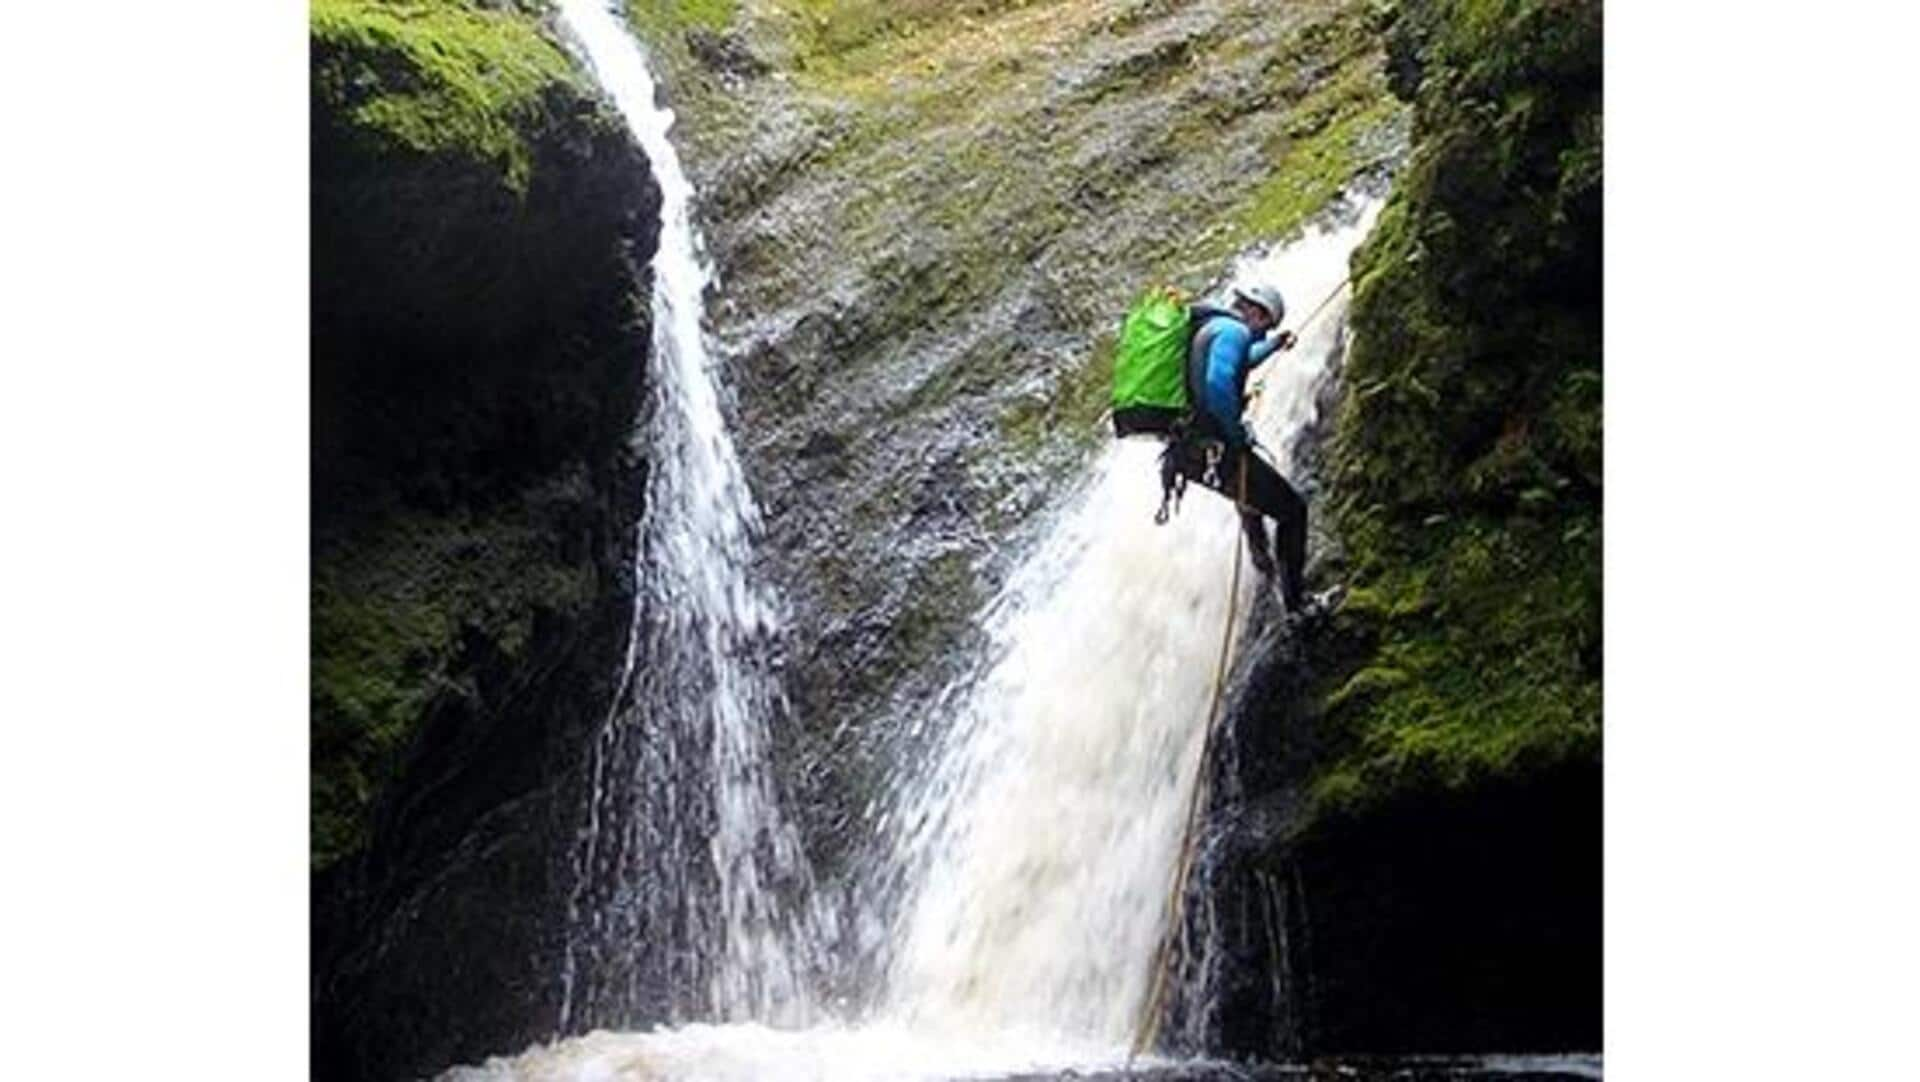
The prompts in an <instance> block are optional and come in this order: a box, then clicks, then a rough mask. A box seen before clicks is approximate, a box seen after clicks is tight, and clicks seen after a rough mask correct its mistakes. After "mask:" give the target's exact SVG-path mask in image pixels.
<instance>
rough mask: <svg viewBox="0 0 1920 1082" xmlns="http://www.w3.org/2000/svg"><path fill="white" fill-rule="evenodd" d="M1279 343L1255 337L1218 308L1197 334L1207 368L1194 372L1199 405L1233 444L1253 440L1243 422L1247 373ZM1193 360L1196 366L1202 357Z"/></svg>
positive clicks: (1232, 445)
mask: <svg viewBox="0 0 1920 1082" xmlns="http://www.w3.org/2000/svg"><path fill="white" fill-rule="evenodd" d="M1278 344H1279V343H1278V342H1277V341H1276V340H1275V339H1272V338H1260V339H1255V338H1254V337H1253V330H1252V328H1250V327H1248V326H1247V325H1246V324H1245V323H1242V322H1240V320H1239V319H1238V318H1237V317H1235V316H1232V315H1229V314H1227V313H1224V312H1221V311H1219V310H1218V309H1215V310H1212V311H1210V312H1209V313H1208V317H1207V320H1206V322H1204V323H1202V324H1201V325H1200V329H1199V330H1198V331H1196V332H1195V333H1194V348H1195V350H1196V351H1197V350H1201V349H1204V350H1205V356H1204V365H1205V368H1204V370H1203V371H1197V372H1196V373H1195V374H1196V375H1198V376H1199V377H1200V378H1199V379H1197V380H1196V381H1195V382H1196V383H1197V384H1198V386H1197V387H1196V388H1195V389H1196V391H1197V394H1196V397H1197V399H1198V404H1199V406H1200V409H1201V410H1203V411H1205V413H1206V415H1207V420H1210V421H1212V422H1213V427H1214V428H1215V429H1216V430H1217V431H1218V432H1219V435H1220V438H1222V439H1224V440H1225V441H1226V442H1227V444H1228V445H1229V446H1231V447H1245V446H1247V444H1248V443H1249V442H1251V441H1250V438H1249V436H1248V434H1247V429H1246V426H1245V425H1243V424H1241V423H1240V410H1241V408H1242V400H1243V399H1244V398H1245V397H1246V394H1247V373H1249V372H1251V371H1253V370H1254V369H1255V368H1258V367H1259V366H1260V363H1261V362H1262V361H1265V360H1266V359H1267V356H1268V355H1269V354H1271V353H1272V352H1273V351H1274V349H1275V347H1276V346H1277V345H1278ZM1192 360H1193V363H1194V365H1195V367H1196V369H1197V368H1199V366H1200V364H1201V363H1202V361H1203V358H1202V357H1200V356H1195V357H1194V358H1192Z"/></svg>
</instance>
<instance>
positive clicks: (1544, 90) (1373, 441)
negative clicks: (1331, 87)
mask: <svg viewBox="0 0 1920 1082" xmlns="http://www.w3.org/2000/svg"><path fill="white" fill-rule="evenodd" d="M1392 35H1393V39H1392V40H1393V45H1392V47H1391V48H1390V53H1391V54H1392V55H1393V56H1394V58H1395V59H1394V62H1393V64H1392V65H1391V69H1392V71H1393V79H1394V83H1395V85H1396V87H1397V88H1398V89H1399V90H1401V91H1402V92H1406V93H1411V94H1412V95H1413V100H1414V131H1413V138H1414V150H1413V153H1412V156H1411V159H1410V161H1409V163H1408V165H1407V168H1406V170H1405V172H1404V173H1403V174H1402V176H1401V177H1400V178H1399V179H1398V181H1397V183H1396V186H1395V189H1394V192H1393V195H1392V197H1391V200H1390V202H1389V205H1388V206H1387V207H1386V209H1385V210H1384V211H1383V213H1382V214H1381V217H1380V220H1379V223H1378V224H1377V225H1376V227H1375V229H1374V231H1373V234H1372V235H1371V237H1370V238H1369V240H1368V241H1367V243H1366V244H1365V245H1364V246H1363V248H1362V249H1361V250H1360V251H1359V252H1358V253H1356V255H1355V258H1354V262H1353V272H1354V277H1355V280H1356V282H1357V288H1356V293H1355V299H1354V302H1353V309H1352V324H1353V327H1354V329H1355V331H1356V332H1357V333H1356V336H1355V340H1354V344H1353V348H1352V350H1351V353H1350V356H1349V359H1348V367H1347V371H1346V388H1345V391H1344V393H1343V396H1342V399H1341V402H1340V406H1339V411H1338V425H1337V434H1336V438H1335V440H1334V444H1333V447H1332V450H1331V454H1330V456H1329V457H1330V473H1331V478H1330V487H1331V490H1332V492H1333V494H1334V499H1333V500H1332V501H1331V505H1330V508H1329V510H1330V512H1331V515H1332V519H1333V522H1334V525H1335V528H1336V532H1337V534H1338V537H1339V539H1340V541H1341V547H1342V549H1343V551H1344V554H1345V556H1344V559H1345V566H1344V568H1343V569H1342V570H1343V573H1344V575H1345V577H1346V579H1347V581H1348V583H1349V585H1350V586H1351V587H1352V588H1353V589H1352V593H1351V594H1350V596H1349V598H1348V601H1347V602H1346V605H1345V607H1344V610H1343V612H1342V614H1341V620H1342V621H1344V628H1345V630H1344V632H1343V634H1344V635H1345V636H1346V641H1348V642H1350V643H1351V642H1364V643H1366V644H1367V646H1366V647H1365V648H1364V649H1360V650H1358V651H1355V652H1352V653H1350V654H1348V655H1346V656H1342V657H1338V658H1327V659H1323V661H1325V662H1326V663H1325V664H1324V665H1323V680H1322V687H1321V689H1320V705H1321V708H1322V709H1323V710H1324V712H1325V717H1324V719H1323V722H1322V735H1323V739H1324V740H1325V742H1326V750H1325V759H1324V761H1323V762H1322V763H1321V765H1320V767H1319V769H1318V773H1317V777H1316V779H1315V781H1314V792H1315V793H1316V795H1317V797H1318V799H1319V801H1320V804H1321V806H1322V807H1323V809H1329V810H1330V809H1333V808H1341V809H1347V810H1351V809H1353V808H1355V807H1359V806H1364V805H1367V804H1369V803H1372V802H1377V801H1379V800H1381V799H1383V798H1384V797H1387V796H1390V795H1391V794H1392V793H1394V792H1396V791H1398V790H1400V789H1402V788H1404V787H1406V786H1409V785H1440V786H1442V787H1447V788H1464V787H1471V786H1474V785H1478V784H1482V783H1484V782H1486V781H1487V780H1488V779H1492V778H1498V777H1503V776H1511V775H1513V774H1516V773H1524V772H1527V771H1532V770H1538V769H1543V768H1545V767H1547V766H1550V765H1551V764H1553V763H1556V762H1561V761H1568V760H1572V761H1591V760H1595V759H1597V757H1598V755H1599V748H1600V698H1601V696H1600V674H1601V658H1600V619H1601V605H1600V553H1601V526H1600V512H1601V468H1600V461H1601V460H1600V452H1601V431H1602V425H1601V418H1600V404H1601V351H1600V343H1601V298H1600V243H1601V231H1600V226H1601V219H1600V202H1599V197H1600V179H1601V168H1600V163H1601V143H1600V132H1601V124H1600V107H1601V78H1600V5H1599V4H1598V3H1591V2H1576V3H1545V2H1539V3H1536V2H1531V0H1471V2H1469V0H1430V2H1420V3H1407V4H1404V5H1402V6H1401V8H1400V10H1399V13H1398V19H1397V21H1396V23H1395V25H1394V27H1393V31H1392Z"/></svg>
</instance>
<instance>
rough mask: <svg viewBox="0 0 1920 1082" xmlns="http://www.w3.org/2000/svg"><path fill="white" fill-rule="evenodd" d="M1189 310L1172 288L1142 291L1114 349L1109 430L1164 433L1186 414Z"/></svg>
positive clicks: (1122, 433) (1121, 433)
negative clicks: (1111, 411)
mask: <svg viewBox="0 0 1920 1082" xmlns="http://www.w3.org/2000/svg"><path fill="white" fill-rule="evenodd" d="M1192 338H1193V314H1192V310H1191V309H1190V308H1188V307H1187V303H1186V300H1185V299H1184V298H1183V297H1181V296H1180V294H1179V293H1178V292H1177V291H1175V290H1173V289H1170V288H1166V287H1158V288H1154V289H1149V290H1147V291H1146V292H1145V293H1143V294H1141V296H1140V299H1139V300H1137V301H1135V302H1134V304H1133V307H1132V308H1131V309H1129V310H1128V311H1127V318H1126V320H1125V322H1123V323H1122V324H1121V325H1120V344H1119V345H1118V346H1116V347H1115V348H1114V351H1113V434H1114V435H1115V436H1116V437H1118V436H1131V435H1135V434H1137V433H1153V434H1155V435H1162V436H1164V435H1167V434H1169V433H1170V432H1171V431H1172V430H1173V427H1174V425H1175V424H1176V423H1177V422H1178V421H1180V420H1181V418H1183V417H1185V416H1186V415H1187V410H1188V409H1189V407H1191V405H1192V402H1191V401H1189V399H1188V396H1187V346H1188V344H1189V343H1190V342H1191V341H1192Z"/></svg>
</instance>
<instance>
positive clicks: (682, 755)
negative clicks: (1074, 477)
mask: <svg viewBox="0 0 1920 1082" xmlns="http://www.w3.org/2000/svg"><path fill="white" fill-rule="evenodd" d="M561 14H562V18H563V19H564V21H565V24H566V26H567V28H568V29H569V30H570V31H571V32H572V33H573V35H574V37H575V39H576V40H577V42H578V44H579V47H580V49H581V50H582V51H583V52H584V53H585V57H586V60H587V61H588V63H589V64H590V66H591V67H592V69H593V71H594V74H595V75H596V76H597V77H598V78H599V80H600V82H601V84H602V85H603V86H604V87H605V88H606V89H607V91H608V93H609V94H611V95H612V97H613V100H614V103H615V104H616V105H617V106H618V107H619V109H620V112H621V113H622V115H623V116H624V117H625V118H626V121H627V124H628V126H629V127H630V128H631V129H632V131H633V134H634V137H635V138H636V139H637V140H638V141H639V143H640V145H641V147H642V148H643V149H644V150H645V151H646V153H647V157H648V159H649V160H650V161H651V162H652V163H653V171H654V176H655V179H656V180H657V181H658V182H659V185H660V195H661V203H660V208H661V209H660V216H661V229H660V247H659V251H658V253H657V254H656V255H655V257H654V261H653V278H654V282H653V343H652V345H653V358H654V367H653V369H652V371H651V372H650V380H649V382H650V384H651V387H652V402H651V405H650V416H649V417H648V418H647V424H646V431H647V433H648V438H647V445H646V453H647V456H648V460H649V469H648V472H647V476H648V484H647V500H646V512H645V515H644V517H643V519H642V522H641V524H640V532H641V536H640V544H639V547H638V552H639V555H638V562H637V567H636V569H635V571H636V575H637V577H638V580H639V586H640V589H639V590H638V591H637V595H638V602H637V604H636V610H635V612H634V617H633V623H632V628H631V630H630V632H629V640H628V645H627V651H626V664H625V671H624V672H623V673H622V674H621V681H620V684H621V688H622V691H621V693H620V695H619V696H618V699H617V701H616V702H615V704H614V709H613V711H612V713H611V714H610V716H609V717H608V718H607V720H606V723H605V725H604V726H603V727H602V730H601V733H600V736H599V739H598V741H597V743H596V746H595V748H594V750H593V766H592V792H591V793H589V794H587V800H586V808H585V811H584V815H583V823H582V826H581V831H580V840H579V852H578V855H577V858H576V866H575V869H574V878H575V884H574V888H573V899H572V903H571V905H570V907H569V909H570V912H569V914H568V925H569V930H568V943H567V955H566V957H567V961H566V972H565V973H564V974H563V975H562V979H563V982H564V1001H563V1007H562V1011H561V1017H560V1019H559V1026H558V1028H559V1030H560V1031H561V1032H567V1031H569V1030H577V1029H582V1028H587V1027H591V1026H617V1025H622V1024H625V1023H628V1022H630V1020H632V1019H635V1018H669V1019H674V1020H689V1019H696V1018H698V1019H727V1020H744V1019H748V1018H752V1019H760V1020H768V1021H778V1022H782V1023H787V1024H799V1023H802V1022H805V1021H806V1020H808V1018H809V1017H810V1012H811V1005H810V1002H809V998H808V995H807V988H808V982H807V981H806V979H805V975H804V970H805V966H804V963H803V961H802V959H804V957H805V956H806V953H807V952H806V949H805V947H806V944H807V943H808V942H809V941H810V940H811V939H812V935H811V933H810V931H809V928H808V925H809V924H810V921H809V919H808V918H807V917H806V916H805V914H806V913H807V911H808V907H809V906H810V905H812V904H814V899H815V898H816V892H815V891H814V890H813V883H812V876H811V874H810V872H809V870H808V867H807V864H806V859H805V856H804V854H803V853H802V851H801V848H800V843H799V837H798V835H797V834H796V832H795V831H794V829H793V827H792V825H791V824H789V823H788V822H787V821H786V820H785V819H784V818H783V817H782V816H781V814H780V810H779V804H778V801H777V799H776V796H775V786H774V779H773V775H772V772H771V765H770V763H769V761H768V750H767V726H768V724H769V722H770V720H771V719H772V718H773V717H774V715H775V713H776V711H778V710H779V709H781V708H782V705H783V704H782V703H781V700H780V693H779V689H778V686H777V685H776V684H775V682H774V681H773V680H772V679H771V677H770V675H769V673H768V672H767V671H766V669H765V665H764V662H763V661H762V660H761V659H762V658H764V657H765V656H766V654H767V650H766V646H767V643H768V640H769V639H770V638H771V637H772V636H773V635H775V634H776V633H777V630H778V628H777V614H776V610H775V608H774V606H773V604H772V601H771V599H770V598H769V597H768V596H767V595H766V594H765V593H764V590H763V587H762V586H761V585H760V584H758V583H755V582H754V581H752V579H751V578H750V576H749V574H748V568H749V564H750V559H751V549H750V545H751V542H752V537H753V535H754V533H755V532H756V531H757V529H758V527H759V521H760V519H759V510H758V509H757V508H756V507H755V506H754V502H753V496H752V493H751V492H749V491H748V488H747V484H746V479H745V478H744V477H743V476H742V474H741V470H740V460H739V456H738V455H737V453H736V452H735V450H734V446H733V440H732V438H731V437H730V436H729V435H728V433H727V427H726V422H725V419H724V416H723V413H722V399H721V391H720V388H719V386H718V384H717V383H716V382H715V376H714V372H713V367H714V364H713V360H712V357H711V356H710V351H709V349H708V344H707V340H706V337H705V334H704V333H703V331H702V329H701V326H700V317H701V309H702V303H703V302H702V294H703V293H704V292H705V290H706V288H707V285H708V282H709V281H710V280H711V275H710V273H709V271H708V269H707V266H706V262H705V256H704V253H703V251H702V247H701V243H700V238H699V235H698V234H697V233H696V232H695V229H694V225H693V215H692V196H693V191H692V187H691V185H690V184H689V183H688V181H687V177H686V174H685V172H684V171H683V170H682V169H681V166H680V160H679V157H678V156H677V155H676V154H675V152H674V148H673V144H672V142H671V141H670V140H669V138H668V132H669V130H670V129H671V127H672V125H673V114H672V112H671V111H669V110H667V109H665V108H663V107H661V106H660V105H659V104H658V102H657V101H656V100H655V94H654V85H653V79H652V76H651V74H650V73H649V72H648V70H647V65H646V60H645V58H644V56H643V55H642V54H641V52H640V50H639V48H638V46H637V44H636V43H635V41H634V40H633V38H632V37H631V36H630V35H629V34H628V32H627V30H626V28H625V27H624V26H623V25H622V24H621V23H620V21H619V20H618V19H617V18H615V17H614V16H613V15H612V14H610V13H609V12H608V10H607V8H606V6H605V4H604V3H603V2H602V0H565V2H563V3H562V4H561Z"/></svg>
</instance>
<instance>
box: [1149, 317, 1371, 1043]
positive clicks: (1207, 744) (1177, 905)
mask: <svg viewBox="0 0 1920 1082" xmlns="http://www.w3.org/2000/svg"><path fill="white" fill-rule="evenodd" d="M1347 285H1348V282H1347V281H1346V280H1345V279H1342V280H1341V282H1340V284H1339V285H1336V286H1334V287H1333V290H1332V291H1331V292H1329V293H1328V294H1327V295H1326V297H1325V298H1323V299H1322V300H1321V301H1320V303H1319V304H1317V305H1315V306H1314V308H1313V311H1311V312H1309V313H1307V318H1306V319H1305V320H1303V321H1301V323H1300V331H1305V330H1306V329H1307V328H1308V327H1310V326H1312V325H1313V321H1314V320H1315V319H1316V318H1318V317H1319V315H1320V313H1321V312H1322V311H1324V310H1325V309H1326V307H1327V305H1329V304H1331V303H1333V298H1335V297H1337V296H1339V295H1340V291H1341V290H1343V289H1345V288H1346V287H1347ZM1295 333H1296V335H1297V334H1298V333H1299V332H1295ZM1265 384H1266V381H1265V380H1264V379H1263V380H1261V381H1260V382H1259V383H1257V384H1255V385H1254V388H1253V392H1252V395H1251V396H1250V399H1251V400H1253V401H1257V400H1258V399H1259V397H1260V391H1261V388H1262V387H1264V386H1265ZM1184 435H1185V434H1184V433H1180V434H1178V435H1177V436H1176V437H1175V438H1176V439H1178V438H1180V437H1181V436H1184ZM1173 446H1174V445H1173V443H1172V442H1169V443H1168V445H1167V451H1166V452H1163V453H1162V455H1161V484H1162V486H1163V493H1162V496H1161V501H1160V512H1159V513H1158V514H1156V515H1154V519H1153V520H1154V522H1155V523H1158V524H1164V523H1165V522H1166V512H1167V496H1166V492H1168V491H1172V489H1171V487H1170V485H1169V482H1168V481H1167V468H1168V463H1169V462H1170V461H1171V459H1170V458H1169V456H1170V455H1171V454H1172V453H1173ZM1221 454H1222V449H1221V447H1220V445H1219V444H1217V443H1215V444H1212V445H1210V446H1209V447H1208V448H1207V472H1206V478H1207V479H1208V480H1207V481H1204V482H1203V483H1206V484H1209V485H1210V487H1216V488H1217V486H1218V483H1219V474H1218V467H1219V464H1220V457H1221ZM1240 454H1241V455H1242V456H1251V455H1252V454H1253V451H1252V449H1251V448H1245V449H1242V450H1241V452H1240ZM1249 472H1251V471H1250V469H1249V463H1248V462H1247V458H1246V457H1242V458H1241V460H1240V483H1239V486H1238V488H1239V492H1238V494H1237V495H1236V496H1235V497H1234V505H1235V507H1236V508H1237V509H1238V510H1239V511H1241V512H1243V513H1244V512H1246V511H1247V510H1249V508H1248V507H1247V474H1248V473H1249ZM1180 489H1181V491H1184V489H1185V483H1184V479H1183V480H1182V483H1181V485H1180ZM1173 503H1174V506H1175V508H1178V506H1179V495H1178V493H1175V494H1174V496H1173ZM1234 534H1235V536H1234V545H1233V575H1232V578H1231V580H1230V581H1229V582H1228V584H1227V624H1226V627H1224V628H1222V629H1221V632H1220V657H1219V659H1218V660H1216V661H1215V662H1214V666H1213V697H1212V701H1211V702H1210V703H1209V704H1208V706H1207V733H1206V737H1205V739H1204V740H1203V741H1202V742H1201V747H1200V762H1199V763H1198V765H1197V766H1196V767H1195V768H1194V769H1195V770H1196V771H1197V774H1196V776H1195V777H1194V780H1193V786H1192V788H1191V789H1189V790H1188V797H1187V822H1186V827H1185V829H1184V831H1183V832H1182V834H1181V837H1180V861H1179V864H1178V865H1177V866H1176V867H1175V870H1174V875H1173V884H1172V886H1171V887H1170V888H1169V890H1168V893H1167V923H1166V926H1165V928H1164V929H1163V930H1162V932H1161V935H1160V944H1159V946H1158V947H1157V948H1155V950H1154V956H1153V981H1152V984H1150V985H1149V986H1148V991H1147V998H1146V1002H1145V1003H1143V1004H1142V1005H1141V1009H1140V1016H1139V1019H1138V1022H1137V1024H1136V1026H1135V1028H1134V1038H1133V1050H1132V1055H1135V1056H1138V1055H1140V1054H1142V1053H1144V1052H1146V1051H1147V1050H1148V1049H1150V1048H1152V1047H1153V1045H1154V1042H1155V1041H1156V1040H1158V1039H1159V1036H1160V1019H1161V1016H1162V1015H1163V1014H1164V1013H1165V1006H1166V997H1167V982H1168V977H1169V970H1170V969H1171V967H1172V964H1173V945H1174V939H1175V937H1176V936H1178V935H1180V933H1181V931H1182V927H1181V926H1182V925H1183V924H1184V923H1185V921H1186V900H1187V877H1188V876H1189V875H1190V874H1192V871H1193V857H1194V849H1195V846H1196V844H1197V842H1198V838H1199V829H1200V814H1201V811H1202V809H1204V808H1205V807H1206V790H1207V777H1208V770H1207V765H1208V764H1209V763H1211V762H1212V761H1213V745H1214V738H1215V737H1216V735H1217V731H1218V729H1219V721H1220V701H1221V696H1222V694H1223V692H1224V691H1225V688H1226V677H1227V659H1228V658H1229V657H1231V656H1232V655H1233V626H1234V620H1235V618H1236V617H1237V616H1238V614H1239V604H1240V553H1241V551H1242V549H1244V548H1245V547H1246V532H1245V531H1244V530H1236V531H1234Z"/></svg>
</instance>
